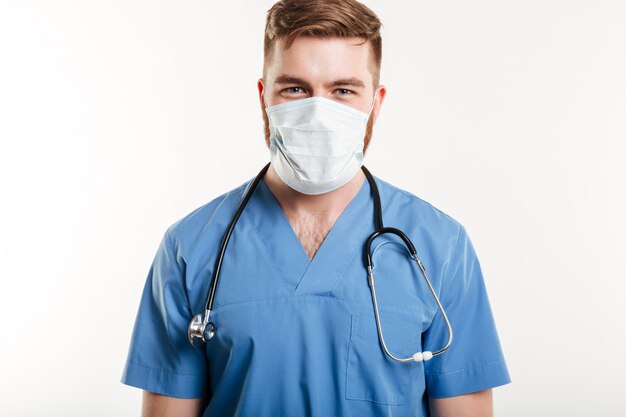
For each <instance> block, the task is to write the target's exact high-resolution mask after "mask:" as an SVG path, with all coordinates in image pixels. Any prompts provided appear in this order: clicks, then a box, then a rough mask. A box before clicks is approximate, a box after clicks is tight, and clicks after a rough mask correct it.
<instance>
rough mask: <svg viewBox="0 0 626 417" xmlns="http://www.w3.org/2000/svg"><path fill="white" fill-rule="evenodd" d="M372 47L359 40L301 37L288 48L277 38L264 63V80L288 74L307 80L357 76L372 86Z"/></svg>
mask: <svg viewBox="0 0 626 417" xmlns="http://www.w3.org/2000/svg"><path fill="white" fill-rule="evenodd" d="M370 54H371V48H370V45H369V42H363V39H361V38H318V37H311V36H300V37H298V38H296V39H295V40H294V42H293V43H292V44H291V45H290V47H289V48H287V49H285V48H284V40H283V39H278V40H277V41H276V42H275V44H274V46H273V51H271V53H270V54H269V56H268V62H266V65H265V67H266V74H265V77H266V78H267V80H268V81H269V82H271V81H272V80H273V79H274V78H275V77H277V76H279V75H283V74H289V75H293V76H298V77H301V78H306V79H310V80H318V79H319V80H329V79H338V78H351V77H357V78H359V79H361V80H363V81H364V82H365V83H371V81H372V73H371V64H370V63H371V61H370V60H371V56H370Z"/></svg>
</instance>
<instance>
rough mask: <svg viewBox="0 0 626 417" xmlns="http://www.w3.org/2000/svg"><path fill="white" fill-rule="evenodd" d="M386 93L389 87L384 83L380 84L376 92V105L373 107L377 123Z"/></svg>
mask: <svg viewBox="0 0 626 417" xmlns="http://www.w3.org/2000/svg"><path fill="white" fill-rule="evenodd" d="M386 95H387V88H386V87H385V86H384V85H379V86H378V88H377V89H376V91H375V92H374V107H372V114H373V120H374V123H376V119H378V114H379V113H380V108H381V106H382V105H383V101H385V96H386Z"/></svg>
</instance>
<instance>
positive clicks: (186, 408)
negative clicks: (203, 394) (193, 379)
mask: <svg viewBox="0 0 626 417" xmlns="http://www.w3.org/2000/svg"><path fill="white" fill-rule="evenodd" d="M203 404H204V401H203V399H202V398H190V399H187V398H174V397H166V396H165V395H159V394H155V393H153V392H150V391H145V390H144V392H143V406H142V409H141V417H200V416H201V415H202V405H203Z"/></svg>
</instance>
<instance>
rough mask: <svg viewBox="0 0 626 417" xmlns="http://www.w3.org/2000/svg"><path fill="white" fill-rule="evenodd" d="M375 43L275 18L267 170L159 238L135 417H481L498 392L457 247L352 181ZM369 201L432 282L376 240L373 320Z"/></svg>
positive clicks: (375, 62) (471, 262)
mask: <svg viewBox="0 0 626 417" xmlns="http://www.w3.org/2000/svg"><path fill="white" fill-rule="evenodd" d="M380 28H381V23H380V21H379V19H378V17H377V16H376V15H375V14H374V12H372V10H370V9H369V8H367V7H366V6H365V5H363V4H361V3H359V2H357V1H354V0H283V1H279V2H277V3H276V4H274V6H273V7H272V8H271V9H270V10H269V12H268V15H267V21H266V27H265V43H264V66H263V76H262V78H261V79H259V81H258V94H259V103H260V106H261V114H262V117H263V120H264V122H265V141H266V143H267V145H268V148H269V162H270V165H269V168H268V169H267V171H265V172H262V173H261V174H260V176H259V181H258V183H257V184H256V186H255V187H253V185H254V184H253V181H252V180H249V181H247V182H245V183H244V184H242V185H241V186H239V187H237V188H236V189H234V190H231V191H229V192H226V193H225V194H223V195H221V196H219V197H217V198H215V199H214V200H212V201H210V202H208V203H207V204H205V205H203V206H202V207H199V208H197V209H196V210H194V211H193V212H191V213H189V214H188V215H187V216H185V217H184V218H182V219H180V220H178V221H177V222H175V223H174V224H172V225H171V226H170V227H169V228H168V229H167V231H166V232H165V234H164V236H163V239H162V241H161V243H160V246H159V248H158V251H157V253H156V256H155V258H154V261H153V264H152V267H151V268H150V271H149V274H148V277H147V281H146V285H145V288H144V292H143V296H142V298H141V303H140V307H139V311H138V314H137V318H136V322H135V327H134V330H133V335H132V341H131V346H130V350H129V353H128V360H127V362H126V366H125V368H124V373H123V377H122V382H124V383H125V384H128V385H132V386H135V387H139V388H141V389H143V390H144V397H143V416H145V417H148V416H150V417H159V416H163V417H165V416H180V417H187V416H188V417H192V416H194V417H197V416H201V415H202V416H219V417H222V416H257V417H260V416H324V417H327V416H356V417H374V416H376V417H380V416H437V417H470V416H471V417H475V416H480V417H488V416H492V415H493V411H492V388H493V387H496V386H500V385H503V384H506V383H508V382H509V381H510V379H509V375H508V371H507V367H506V364H505V361H504V358H503V354H502V351H501V348H500V343H499V340H498V336H497V332H496V328H495V325H494V320H493V317H492V313H491V309H490V305H489V300H488V297H487V292H486V289H485V283H484V280H483V276H482V273H481V269H480V265H479V262H478V259H477V257H476V253H475V251H474V248H473V246H472V243H471V241H470V239H469V237H468V235H467V233H466V231H465V229H464V228H463V226H462V225H460V224H459V223H458V222H457V221H455V220H454V219H452V218H451V217H450V216H448V215H446V214H445V213H443V212H441V211H440V210H438V209H437V208H435V207H433V206H432V205H430V204H429V203H427V202H425V201H424V200H422V199H420V198H418V197H416V196H414V195H413V194H411V193H409V192H407V191H403V190H401V189H398V188H397V187H394V186H393V185H391V184H389V183H387V182H385V181H383V180H381V179H379V178H378V177H373V178H372V181H375V184H374V185H375V187H374V186H372V184H371V183H370V182H369V181H368V178H366V174H365V171H364V170H363V168H362V163H363V155H364V154H365V152H366V151H367V147H368V144H369V142H370V139H371V137H372V128H373V126H374V124H375V123H376V119H377V117H378V115H379V114H380V111H381V107H382V104H383V102H384V99H385V94H386V89H385V87H384V86H383V85H381V84H380V83H379V74H380V66H381V56H382V53H381V51H382V42H381V35H380ZM251 188H252V190H251ZM375 188H376V189H377V190H378V194H379V198H380V202H381V212H382V219H383V221H384V225H385V226H390V227H393V228H397V229H399V230H402V231H403V232H404V233H405V234H406V236H407V237H408V238H409V239H410V240H411V241H412V243H413V244H414V246H415V248H416V250H417V253H418V255H419V257H420V260H421V262H422V263H423V266H424V267H425V270H426V271H428V277H429V278H430V282H429V283H427V281H426V279H425V278H424V277H423V276H422V274H421V273H420V270H419V268H418V267H417V266H416V262H414V259H413V257H412V256H411V254H410V253H408V252H407V249H406V246H404V244H403V242H402V239H401V238H398V236H397V235H385V236H380V237H378V238H376V239H375V240H374V241H373V242H372V247H371V251H370V254H371V256H372V260H373V265H372V268H370V269H371V271H372V272H375V276H376V281H375V291H376V295H377V297H376V298H377V299H376V301H377V303H376V304H377V309H378V313H379V314H376V311H375V308H374V300H373V297H372V292H371V287H372V286H374V285H373V281H372V282H368V276H369V275H368V268H367V267H366V265H365V263H364V244H365V242H366V240H367V239H368V236H370V234H371V233H372V232H373V231H375V230H376V228H377V220H376V204H375V199H376V195H375V194H376V193H375ZM249 191H251V194H250V197H249V200H248V201H247V204H246V205H245V207H244V208H243V211H242V212H241V215H240V217H239V219H238V221H237V223H236V225H235V226H234V229H233V231H232V235H231V237H230V240H229V242H228V245H227V247H226V250H225V252H224V257H223V259H222V262H221V263H219V265H220V268H221V270H220V279H219V285H217V287H216V290H215V293H214V298H213V304H212V306H211V313H210V332H204V333H203V332H201V333H200V334H202V335H205V334H206V335H208V334H209V333H211V334H210V336H212V337H210V338H209V337H208V336H207V337H206V340H203V342H204V343H201V344H200V346H198V345H196V344H195V343H194V345H192V344H191V343H190V341H189V340H188V326H189V323H190V321H191V320H192V318H193V317H194V316H195V315H197V314H199V313H200V314H202V313H204V312H205V303H206V300H207V295H208V294H209V290H210V287H211V283H212V277H213V272H214V271H215V268H216V267H217V264H218V263H216V259H218V255H219V254H218V252H219V249H220V244H221V243H222V239H223V236H224V234H225V233H226V230H227V228H228V226H229V223H230V222H231V219H232V218H233V216H234V215H235V213H236V211H237V209H238V208H239V206H240V204H241V202H242V199H244V196H245V195H246V194H248V192H249ZM429 285H430V286H432V292H434V294H433V293H432V292H431V290H430V289H429ZM439 301H440V303H441V306H439V305H438V302H439ZM444 312H445V314H444ZM377 316H378V317H379V319H380V323H377ZM200 317H202V316H200ZM446 318H447V319H448V320H449V323H450V324H451V327H452V330H453V338H452V342H451V344H450V345H449V347H448V348H447V349H445V351H443V352H442V353H440V354H435V355H433V354H431V352H437V351H438V350H440V349H441V348H442V347H447V343H448V341H449V340H450V336H451V334H450V332H449V330H448V327H447V322H446ZM379 329H382V333H383V335H384V341H385V348H383V344H382V343H381V339H382V338H381V334H379ZM202 339H204V337H202ZM193 340H194V339H192V341H193ZM385 349H387V351H388V352H389V353H391V354H392V355H394V356H396V357H399V358H404V357H407V358H409V360H408V361H404V362H401V361H398V360H396V359H393V358H392V357H391V356H390V355H389V354H388V353H387V352H386V351H385ZM416 352H417V353H416ZM422 352H423V353H422ZM412 355H413V356H412ZM411 358H413V359H414V360H411Z"/></svg>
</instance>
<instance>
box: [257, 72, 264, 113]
mask: <svg viewBox="0 0 626 417" xmlns="http://www.w3.org/2000/svg"><path fill="white" fill-rule="evenodd" d="M256 87H257V89H258V90H259V103H260V104H261V110H263V111H265V100H264V99H263V93H264V92H265V85H264V84H263V78H259V80H258V81H257V83H256Z"/></svg>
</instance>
